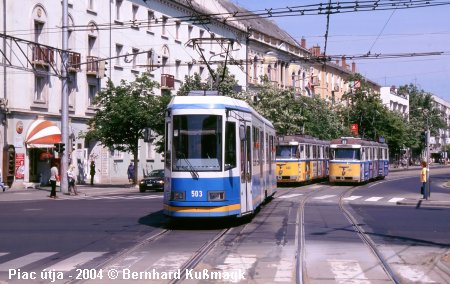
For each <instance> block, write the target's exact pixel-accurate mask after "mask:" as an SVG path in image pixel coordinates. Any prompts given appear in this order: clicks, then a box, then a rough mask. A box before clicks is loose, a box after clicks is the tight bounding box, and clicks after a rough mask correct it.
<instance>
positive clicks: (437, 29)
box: [233, 0, 450, 102]
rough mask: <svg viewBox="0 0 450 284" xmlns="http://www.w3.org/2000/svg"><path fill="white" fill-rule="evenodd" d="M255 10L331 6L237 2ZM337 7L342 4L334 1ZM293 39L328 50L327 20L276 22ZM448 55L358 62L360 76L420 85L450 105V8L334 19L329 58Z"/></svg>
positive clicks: (311, 18) (286, 0) (335, 16)
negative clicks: (444, 53)
mask: <svg viewBox="0 0 450 284" xmlns="http://www.w3.org/2000/svg"><path fill="white" fill-rule="evenodd" d="M233 2H234V3H237V4H238V5H240V6H242V7H245V8H246V9H248V10H250V11H255V10H260V9H265V8H267V9H270V8H285V7H288V6H290V7H292V6H298V5H305V4H308V3H309V4H311V3H316V4H317V3H327V2H328V1H326V0H323V1H310V0H306V1H305V0H303V1H300V0H296V1H294V0H278V1H269V0H258V1H255V0H233ZM333 2H336V1H333ZM272 21H274V22H276V23H277V24H278V25H279V26H280V27H281V28H283V29H284V30H285V31H287V32H288V33H289V34H290V35H291V36H292V37H293V38H295V39H298V40H300V39H301V38H302V37H304V38H305V39H306V42H307V47H308V48H310V47H312V46H313V45H316V44H318V45H320V46H321V48H322V51H323V48H324V43H325V40H324V38H325V37H324V35H325V32H326V16H325V15H310V16H291V17H280V18H272ZM369 50H370V52H371V54H374V53H381V54H389V53H413V52H446V55H441V56H432V57H410V58H397V59H378V60H375V59H370V60H368V59H366V60H356V61H355V62H356V66H357V67H356V69H357V72H359V73H361V74H362V75H364V76H365V77H367V78H369V79H370V80H372V81H375V82H377V83H378V84H380V85H382V86H391V85H396V86H400V85H405V84H410V83H412V84H416V85H417V87H418V88H419V89H423V90H425V91H427V92H431V93H433V94H434V95H436V96H439V97H441V98H443V99H445V100H446V101H448V102H450V5H447V6H438V7H427V8H416V9H404V10H395V11H394V10H388V11H374V12H357V13H344V14H332V15H331V16H330V24H329V37H328V44H327V54H328V55H342V54H343V55H358V54H366V53H367V52H368V51H369Z"/></svg>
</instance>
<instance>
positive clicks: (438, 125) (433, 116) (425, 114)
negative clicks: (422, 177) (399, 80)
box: [398, 84, 446, 155]
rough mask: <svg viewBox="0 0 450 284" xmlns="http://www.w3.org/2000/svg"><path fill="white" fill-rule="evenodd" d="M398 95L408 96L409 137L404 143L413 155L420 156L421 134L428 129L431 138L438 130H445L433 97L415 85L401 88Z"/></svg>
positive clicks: (422, 142) (422, 148)
mask: <svg viewBox="0 0 450 284" xmlns="http://www.w3.org/2000/svg"><path fill="white" fill-rule="evenodd" d="M398 92H399V93H401V94H408V95H409V123H408V128H409V134H410V135H409V136H408V140H407V142H406V143H405V144H406V145H408V147H411V148H412V149H413V154H415V155H420V154H421V153H422V152H423V151H424V149H425V146H426V145H425V143H424V142H425V141H424V140H421V138H420V137H421V133H422V132H424V131H425V130H426V129H427V123H428V128H429V129H430V132H431V134H430V135H431V136H436V135H438V134H439V129H443V128H446V123H445V121H444V120H443V119H442V117H441V113H440V110H439V109H438V108H436V107H435V106H434V101H433V97H432V95H431V94H429V93H427V92H425V91H424V90H419V89H418V88H417V87H416V86H415V85H413V84H409V85H405V86H401V87H400V88H399V91H398Z"/></svg>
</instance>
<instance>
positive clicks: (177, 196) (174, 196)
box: [170, 191, 185, 200]
mask: <svg viewBox="0 0 450 284" xmlns="http://www.w3.org/2000/svg"><path fill="white" fill-rule="evenodd" d="M170 199H171V200H185V198H184V192H180V191H172V192H171V198H170Z"/></svg>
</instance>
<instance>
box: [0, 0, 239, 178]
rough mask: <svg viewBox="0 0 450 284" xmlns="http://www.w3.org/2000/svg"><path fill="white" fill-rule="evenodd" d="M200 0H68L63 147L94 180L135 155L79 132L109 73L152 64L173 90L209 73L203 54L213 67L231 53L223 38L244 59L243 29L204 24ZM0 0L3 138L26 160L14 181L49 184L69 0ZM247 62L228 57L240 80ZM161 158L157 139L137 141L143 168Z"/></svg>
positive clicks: (130, 73)
mask: <svg viewBox="0 0 450 284" xmlns="http://www.w3.org/2000/svg"><path fill="white" fill-rule="evenodd" d="M201 2H202V1H198V2H195V1H193V2H186V1H156V0H154V1H151V0H147V1H128V0H111V1H110V0H98V1H74V0H72V1H71V0H69V1H68V3H69V5H68V19H69V36H68V37H69V39H68V42H69V44H68V45H69V46H68V50H69V52H70V54H69V68H68V74H69V75H68V76H69V83H68V85H69V86H68V89H69V98H68V101H69V120H70V123H69V129H68V132H69V133H70V142H71V145H66V148H67V149H66V151H69V152H70V155H71V161H72V163H74V164H76V165H78V172H79V179H81V180H83V179H87V178H88V175H89V169H88V165H89V163H90V161H94V162H95V164H96V169H97V173H96V175H95V182H102V183H104V182H118V181H124V180H126V167H127V165H128V164H129V161H130V157H129V155H127V154H124V153H119V152H111V151H110V149H106V148H103V147H101V146H100V145H99V143H98V142H96V141H86V140H85V139H84V138H83V135H82V134H83V133H85V132H86V130H87V125H86V123H87V120H88V119H89V118H90V117H92V116H93V115H94V113H95V106H93V104H92V99H93V97H94V96H95V95H96V93H97V92H98V91H99V90H100V89H101V88H102V87H104V86H105V83H106V77H103V73H105V75H106V76H107V77H109V78H111V79H112V81H113V82H114V83H115V84H119V83H120V80H122V79H124V80H127V81H132V80H133V79H134V77H135V75H137V74H140V73H142V72H148V73H149V74H150V76H151V77H152V78H153V79H154V80H156V81H158V82H160V83H161V90H168V91H172V92H175V91H176V89H177V88H178V87H179V86H180V84H181V82H182V80H183V79H184V77H185V76H186V75H193V74H194V72H196V73H199V74H200V75H201V76H202V78H203V79H206V77H208V75H209V74H208V70H207V68H206V66H205V64H203V63H202V61H204V59H206V60H207V61H208V60H212V61H215V62H216V63H215V64H216V65H215V67H213V68H214V69H215V68H216V67H217V64H220V63H223V60H224V59H225V57H226V56H227V54H226V52H225V51H226V50H225V49H228V46H227V45H229V54H228V56H229V57H233V58H239V59H243V58H245V56H246V47H245V44H246V30H244V29H242V28H241V27H240V26H239V24H237V23H222V22H219V21H215V20H214V19H209V20H208V22H207V24H206V23H205V21H206V18H205V17H202V13H204V12H205V11H207V10H206V9H205V8H204V7H205V6H206V5H205V3H201ZM1 5H2V6H3V5H5V6H3V7H2V9H1V11H2V12H1V13H2V14H1V15H0V18H1V20H0V22H1V23H2V28H1V30H2V31H3V32H2V38H1V40H2V45H1V46H2V48H1V49H2V53H1V54H2V58H1V60H2V71H3V72H1V79H0V88H1V90H2V95H1V98H2V101H1V102H0V104H1V105H3V108H2V109H3V110H2V112H3V113H6V116H5V118H4V119H3V123H2V128H1V136H2V138H3V139H2V141H1V143H2V144H1V146H2V148H5V146H7V145H13V146H14V147H15V152H16V155H15V158H16V161H19V160H20V161H23V163H24V165H25V171H24V174H23V175H18V174H16V175H15V185H16V186H17V185H20V184H21V183H24V182H34V183H46V182H47V181H48V179H49V174H50V162H51V161H52V159H54V158H57V154H56V153H55V151H54V148H53V143H54V142H56V141H57V140H55V137H58V135H59V133H60V128H61V123H60V121H61V93H62V92H61V90H62V84H61V79H60V75H61V71H60V70H61V68H62V66H61V54H62V50H61V46H62V29H61V25H62V5H63V1H56V2H55V1H51V0H41V1H34V0H33V1H30V0H20V1H3V2H2V4H1ZM19 14H20V15H21V16H20V17H19V16H18V15H19ZM200 52H202V53H203V57H202V56H201V55H200ZM3 55H4V56H3ZM105 62H106V63H107V64H106V66H107V67H106V68H107V70H104V68H105ZM245 68H246V66H245V64H244V65H243V66H237V65H232V66H229V69H230V72H231V73H232V74H234V75H235V76H236V79H237V80H238V82H239V84H242V85H244V86H245V82H246V69H245ZM157 93H159V90H157ZM37 124H39V126H38V127H35V126H36V125H37ZM41 128H42V129H41ZM37 138H39V139H37ZM56 139H58V138H56ZM58 142H59V141H58ZM2 158H3V160H4V158H5V157H2ZM161 160H162V157H161V156H160V155H159V154H157V153H155V150H154V145H153V144H151V143H144V142H143V141H142V142H141V143H140V151H139V174H141V173H142V171H143V170H151V169H156V168H161V167H162V161H161ZM20 163H22V162H20Z"/></svg>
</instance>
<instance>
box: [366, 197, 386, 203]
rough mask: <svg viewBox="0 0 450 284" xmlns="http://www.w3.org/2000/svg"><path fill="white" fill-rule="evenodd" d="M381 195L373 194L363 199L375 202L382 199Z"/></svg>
mask: <svg viewBox="0 0 450 284" xmlns="http://www.w3.org/2000/svg"><path fill="white" fill-rule="evenodd" d="M382 198H383V197H380V196H374V197H371V198H367V199H366V200H364V201H369V202H375V201H378V200H380V199H382Z"/></svg>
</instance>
